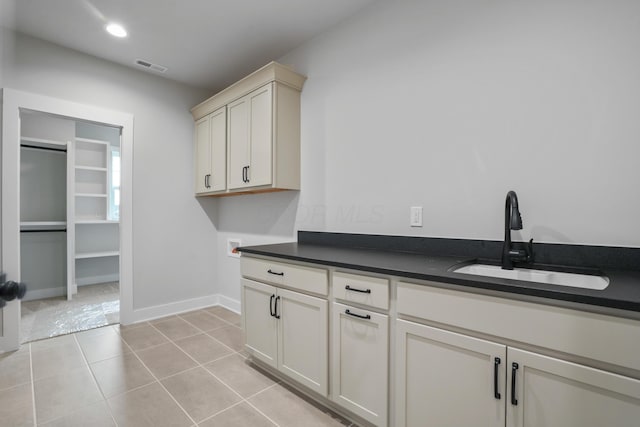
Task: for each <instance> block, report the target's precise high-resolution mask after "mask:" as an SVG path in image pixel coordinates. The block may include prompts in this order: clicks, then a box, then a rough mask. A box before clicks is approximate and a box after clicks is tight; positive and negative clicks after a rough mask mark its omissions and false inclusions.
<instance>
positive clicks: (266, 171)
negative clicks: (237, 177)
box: [248, 84, 273, 187]
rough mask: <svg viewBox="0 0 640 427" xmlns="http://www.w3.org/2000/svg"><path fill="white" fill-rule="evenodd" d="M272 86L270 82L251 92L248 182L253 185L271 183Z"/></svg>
mask: <svg viewBox="0 0 640 427" xmlns="http://www.w3.org/2000/svg"><path fill="white" fill-rule="evenodd" d="M272 87H273V85H272V84H268V85H266V86H263V87H261V88H260V89H258V90H256V91H254V92H252V93H250V94H249V103H250V117H249V124H250V132H251V133H250V144H249V146H250V162H249V173H248V181H249V182H248V184H249V185H250V186H251V187H258V186H261V185H269V184H271V176H272V175H271V166H272V148H273V144H272V135H273V114H272V112H273V108H272V105H273V96H272V95H273V88H272Z"/></svg>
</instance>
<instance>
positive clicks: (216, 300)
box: [131, 294, 240, 323]
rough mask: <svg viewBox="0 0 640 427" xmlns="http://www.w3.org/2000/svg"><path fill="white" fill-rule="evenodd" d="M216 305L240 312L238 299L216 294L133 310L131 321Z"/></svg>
mask: <svg viewBox="0 0 640 427" xmlns="http://www.w3.org/2000/svg"><path fill="white" fill-rule="evenodd" d="M216 305H220V306H222V307H224V308H227V309H229V310H231V311H233V312H236V313H240V301H237V300H234V299H231V298H228V297H226V296H224V295H219V294H217V295H209V296H206V297H200V298H192V299H188V300H183V301H176V302H171V303H168V304H161V305H155V306H153V307H146V308H139V309H137V310H133V319H132V322H131V323H140V322H146V321H149V320H154V319H159V318H161V317H167V316H173V315H174V314H180V313H186V312H188V311H193V310H199V309H201V308H206V307H213V306H216Z"/></svg>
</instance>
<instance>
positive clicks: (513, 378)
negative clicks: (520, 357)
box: [511, 362, 518, 405]
mask: <svg viewBox="0 0 640 427" xmlns="http://www.w3.org/2000/svg"><path fill="white" fill-rule="evenodd" d="M517 372H518V364H517V363H516V362H513V364H511V404H512V405H517V404H518V399H516V375H517Z"/></svg>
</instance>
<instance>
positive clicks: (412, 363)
mask: <svg viewBox="0 0 640 427" xmlns="http://www.w3.org/2000/svg"><path fill="white" fill-rule="evenodd" d="M506 355H507V349H506V347H505V346H504V345H500V344H496V343H493V342H490V341H485V340H480V339H476V338H472V337H468V336H465V335H461V334H456V333H453V332H449V331H444V330H442V329H437V328H432V327H429V326H424V325H420V324H417V323H413V322H407V321H404V320H397V321H396V381H397V382H396V387H395V390H396V423H395V425H396V426H397V427H400V426H407V427H409V426H411V427H423V426H439V427H440V426H442V427H444V426H478V427H480V426H487V427H488V426H500V425H504V422H505V409H504V402H505V399H506V395H505V371H504V366H505V364H506ZM496 378H497V381H496ZM496 382H497V384H496Z"/></svg>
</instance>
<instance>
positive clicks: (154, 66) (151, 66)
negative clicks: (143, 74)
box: [136, 59, 168, 73]
mask: <svg viewBox="0 0 640 427" xmlns="http://www.w3.org/2000/svg"><path fill="white" fill-rule="evenodd" d="M136 65H139V66H141V67H142V68H146V69H147V70H151V71H155V72H157V73H164V72H166V71H167V69H168V68H167V67H163V66H162V65H158V64H154V63H151V62H149V61H145V60H144V59H136Z"/></svg>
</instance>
